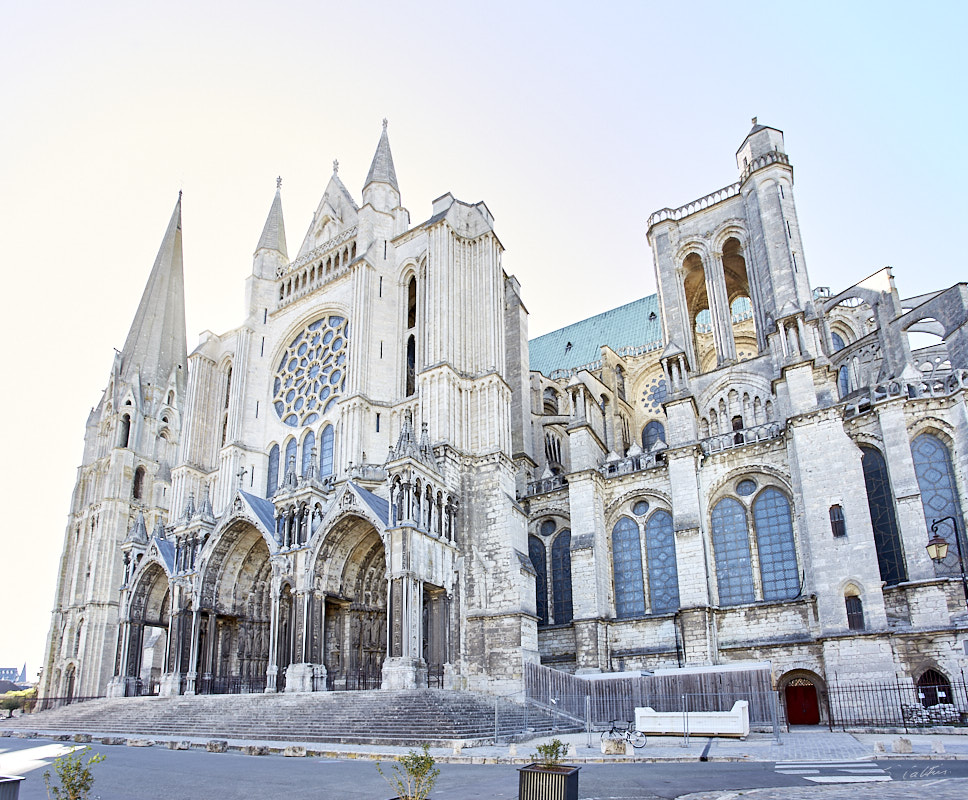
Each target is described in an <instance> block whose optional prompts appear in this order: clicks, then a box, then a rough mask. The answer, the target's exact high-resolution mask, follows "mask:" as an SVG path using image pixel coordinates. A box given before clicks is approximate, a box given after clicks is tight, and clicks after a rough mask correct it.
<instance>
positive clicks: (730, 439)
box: [699, 422, 783, 456]
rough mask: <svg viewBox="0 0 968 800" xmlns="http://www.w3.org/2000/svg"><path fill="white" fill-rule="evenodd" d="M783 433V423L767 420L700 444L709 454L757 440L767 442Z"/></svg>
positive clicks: (722, 434)
mask: <svg viewBox="0 0 968 800" xmlns="http://www.w3.org/2000/svg"><path fill="white" fill-rule="evenodd" d="M782 434H783V425H782V424H780V423H779V422H767V423H765V424H763V425H753V426H751V427H749V428H740V429H739V430H737V431H729V432H727V433H720V434H717V435H716V436H710V437H709V438H707V439H702V440H700V442H699V446H700V447H701V448H702V451H703V453H705V454H706V455H707V456H708V455H712V454H713V453H722V452H724V451H726V450H734V449H736V448H737V447H743V446H745V445H748V444H756V443H757V442H766V441H769V440H770V439H776V438H778V437H779V436H781V435H782Z"/></svg>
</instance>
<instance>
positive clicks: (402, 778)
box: [376, 744, 440, 800]
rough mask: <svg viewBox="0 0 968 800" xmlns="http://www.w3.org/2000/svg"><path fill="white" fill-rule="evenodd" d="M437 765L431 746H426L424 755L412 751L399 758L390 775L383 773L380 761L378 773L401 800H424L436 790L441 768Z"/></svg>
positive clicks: (377, 763)
mask: <svg viewBox="0 0 968 800" xmlns="http://www.w3.org/2000/svg"><path fill="white" fill-rule="evenodd" d="M436 763H437V762H436V761H434V757H433V756H432V755H430V745H428V744H425V745H424V746H423V752H422V753H418V752H417V751H416V750H411V751H410V752H409V753H407V754H406V755H405V756H399V757H398V758H397V760H396V762H395V763H394V764H392V765H391V768H390V774H387V773H385V772H384V771H383V767H381V766H380V762H379V761H377V762H376V771H377V772H379V773H380V775H381V777H382V778H383V780H385V781H386V782H387V783H388V784H390V788H391V789H393V791H395V792H396V793H397V796H398V797H399V798H401V800H424V798H426V797H428V796H429V795H430V793H431V792H432V791H433V790H434V784H435V783H436V782H437V778H438V776H439V775H440V767H436V766H434V765H435V764H436Z"/></svg>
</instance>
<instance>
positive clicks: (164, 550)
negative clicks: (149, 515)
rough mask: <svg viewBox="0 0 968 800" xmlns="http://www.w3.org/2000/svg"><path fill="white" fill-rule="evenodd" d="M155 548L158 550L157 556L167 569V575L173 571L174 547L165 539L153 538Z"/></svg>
mask: <svg viewBox="0 0 968 800" xmlns="http://www.w3.org/2000/svg"><path fill="white" fill-rule="evenodd" d="M154 544H155V547H157V548H158V555H160V556H161V557H162V559H164V562H165V566H166V567H167V568H168V572H169V574H170V573H172V572H174V571H175V545H173V544H172V543H171V542H169V541H168V540H167V539H158V538H155V541H154Z"/></svg>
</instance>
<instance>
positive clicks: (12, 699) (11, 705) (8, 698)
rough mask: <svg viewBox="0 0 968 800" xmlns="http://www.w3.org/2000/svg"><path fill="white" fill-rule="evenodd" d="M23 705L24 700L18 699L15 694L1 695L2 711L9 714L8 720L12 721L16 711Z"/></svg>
mask: <svg viewBox="0 0 968 800" xmlns="http://www.w3.org/2000/svg"><path fill="white" fill-rule="evenodd" d="M23 704H24V701H23V698H22V697H17V696H16V695H15V694H4V695H0V709H2V710H4V711H6V712H7V719H10V717H12V716H13V712H14V710H15V709H18V708H20V707H21V706H22V705H23Z"/></svg>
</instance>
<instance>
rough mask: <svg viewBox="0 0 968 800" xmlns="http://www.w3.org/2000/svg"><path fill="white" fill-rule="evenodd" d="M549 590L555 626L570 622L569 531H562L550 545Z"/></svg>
mask: <svg viewBox="0 0 968 800" xmlns="http://www.w3.org/2000/svg"><path fill="white" fill-rule="evenodd" d="M551 588H552V592H553V595H552V596H553V597H554V601H555V624H556V625H563V624H564V623H566V622H571V618H572V607H571V531H567V530H566V531H562V532H561V533H559V534H558V535H557V536H556V537H555V542H554V544H553V545H551Z"/></svg>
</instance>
